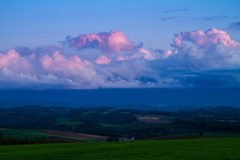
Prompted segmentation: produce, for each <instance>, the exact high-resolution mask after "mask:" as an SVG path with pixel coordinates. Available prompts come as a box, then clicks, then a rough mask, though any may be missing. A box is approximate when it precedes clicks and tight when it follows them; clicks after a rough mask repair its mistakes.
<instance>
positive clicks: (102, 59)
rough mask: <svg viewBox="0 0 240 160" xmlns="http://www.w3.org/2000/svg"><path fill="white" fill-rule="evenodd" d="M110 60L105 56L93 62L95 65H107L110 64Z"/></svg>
mask: <svg viewBox="0 0 240 160" xmlns="http://www.w3.org/2000/svg"><path fill="white" fill-rule="evenodd" d="M111 61H112V60H111V59H110V58H108V57H107V56H99V57H98V58H97V59H96V60H95V62H96V63H97V64H109V63H111Z"/></svg>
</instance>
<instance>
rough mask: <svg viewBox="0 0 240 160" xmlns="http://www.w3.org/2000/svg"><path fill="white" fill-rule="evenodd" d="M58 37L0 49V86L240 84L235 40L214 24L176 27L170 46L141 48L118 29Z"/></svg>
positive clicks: (239, 45) (239, 58)
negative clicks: (52, 41) (46, 42)
mask: <svg viewBox="0 0 240 160" xmlns="http://www.w3.org/2000/svg"><path fill="white" fill-rule="evenodd" d="M62 43H63V44H65V45H63V46H61V47H57V46H44V47H39V48H35V49H30V48H26V47H18V48H15V49H10V50H8V51H6V52H4V53H0V84H1V85H0V88H1V89H4V88H6V89H7V88H30V89H50V88H73V89H94V88H159V87H163V88H166V87H167V88H186V87H239V86H240V43H239V42H236V41H234V40H232V39H231V38H230V36H229V35H228V34H227V33H226V32H224V31H222V30H218V29H216V28H211V29H209V30H207V31H200V30H197V31H189V32H180V33H176V34H175V35H174V39H173V42H172V44H170V45H171V47H172V49H171V50H164V49H150V50H146V49H144V48H143V45H134V43H132V42H130V41H129V40H128V38H127V37H126V35H125V34H124V33H123V32H122V31H111V32H102V33H91V34H81V35H79V36H77V37H75V38H72V37H70V36H67V38H66V40H65V41H64V42H62Z"/></svg>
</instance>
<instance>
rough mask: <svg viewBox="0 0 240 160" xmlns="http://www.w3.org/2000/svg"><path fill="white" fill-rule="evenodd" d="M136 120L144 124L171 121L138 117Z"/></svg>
mask: <svg viewBox="0 0 240 160" xmlns="http://www.w3.org/2000/svg"><path fill="white" fill-rule="evenodd" d="M138 120H139V121H141V122H144V123H170V122H171V121H168V120H162V119H160V118H159V117H149V116H146V117H138Z"/></svg>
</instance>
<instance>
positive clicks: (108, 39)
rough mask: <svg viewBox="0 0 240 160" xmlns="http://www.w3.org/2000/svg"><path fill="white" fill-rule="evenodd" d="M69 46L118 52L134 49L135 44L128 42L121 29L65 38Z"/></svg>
mask: <svg viewBox="0 0 240 160" xmlns="http://www.w3.org/2000/svg"><path fill="white" fill-rule="evenodd" d="M67 41H68V43H69V46H70V47H75V48H78V49H83V48H88V47H90V48H99V49H100V50H102V51H103V52H105V53H119V52H121V51H133V50H136V48H137V47H136V46H134V45H133V44H132V43H130V42H129V41H128V39H127V37H126V36H125V35H124V33H123V32H122V31H111V32H109V33H107V32H102V33H91V34H82V35H79V36H78V37H76V38H68V39H67Z"/></svg>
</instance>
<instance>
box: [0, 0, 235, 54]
mask: <svg viewBox="0 0 240 160" xmlns="http://www.w3.org/2000/svg"><path fill="white" fill-rule="evenodd" d="M0 4H1V5H0V10H1V15H0V22H1V26H0V35H1V36H0V42H1V46H0V47H1V48H0V49H1V50H3V49H9V48H13V47H15V46H27V47H36V46H41V45H56V44H57V42H58V41H59V40H63V39H64V38H65V36H67V35H72V36H77V35H79V34H85V33H98V32H109V31H111V30H117V31H124V33H125V34H126V35H127V36H128V38H129V40H131V41H134V42H140V41H142V42H143V43H144V45H145V46H146V47H149V48H150V47H152V48H157V47H159V48H164V49H169V44H170V43H171V41H172V39H173V34H174V33H178V32H180V31H192V30H207V29H209V28H211V27H216V28H218V29H224V28H226V27H227V26H228V25H229V24H230V23H232V22H236V21H240V10H239V6H240V2H239V1H238V0H230V1H226V0H224V1H223V0H222V1H221V0H211V1H203V0H201V1H198V0H196V1H188V0H185V1H184V0H181V1H176V0H175V1H173V0H168V1H167V0H166V1H156V0H147V1H139V0H138V1H137V0H135V1H134V0H131V1H126V0H125V1H124V0H122V1H110V0H108V1H107V0H101V1H92V0H91V1H89V0H81V1H75V0H52V1H48V0H34V1H32V0H23V1H18V0H1V1H0ZM183 9H186V11H182V10H183ZM166 11H170V12H166ZM171 11H172V12H171ZM217 16H228V17H225V18H221V17H219V18H216V19H214V18H213V19H212V20H208V21H206V20H205V21H204V20H201V18H204V17H217ZM169 17H170V18H171V17H172V18H173V19H169V20H162V19H164V18H169ZM229 34H230V36H231V38H232V39H233V40H235V41H238V42H239V41H240V34H239V32H238V33H229Z"/></svg>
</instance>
